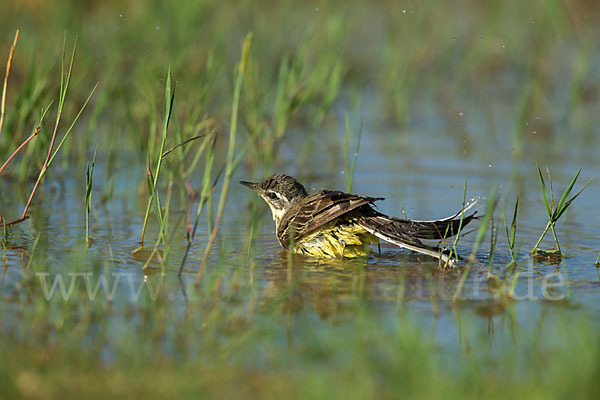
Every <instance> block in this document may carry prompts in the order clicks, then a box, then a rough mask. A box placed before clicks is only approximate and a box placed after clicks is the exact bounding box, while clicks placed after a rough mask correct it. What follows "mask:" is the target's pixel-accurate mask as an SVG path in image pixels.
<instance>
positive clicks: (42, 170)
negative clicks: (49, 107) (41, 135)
mask: <svg viewBox="0 0 600 400" xmlns="http://www.w3.org/2000/svg"><path fill="white" fill-rule="evenodd" d="M61 115H62V110H59V111H58V115H57V117H56V124H55V125H54V132H52V140H51V141H50V148H49V149H48V155H47V156H46V161H44V165H43V166H42V169H41V170H40V174H39V176H38V178H37V181H35V185H34V186H33V190H32V191H31V194H30V195H29V200H27V204H26V205H25V209H24V210H23V214H22V215H21V220H24V219H25V217H26V216H27V211H28V210H29V205H30V204H31V201H32V200H33V196H34V195H35V192H36V191H37V188H38V186H39V184H40V181H41V180H42V177H43V176H44V174H45V173H46V167H47V166H48V161H49V160H50V156H51V155H52V150H53V149H54V141H55V140H56V133H57V132H58V124H59V123H60V117H61ZM19 222H20V221H19Z"/></svg>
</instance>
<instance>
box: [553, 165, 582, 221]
mask: <svg viewBox="0 0 600 400" xmlns="http://www.w3.org/2000/svg"><path fill="white" fill-rule="evenodd" d="M580 173H581V168H579V171H577V174H575V176H574V177H573V179H571V183H570V184H569V186H567V189H566V190H565V192H564V193H563V195H562V197H561V198H560V200H559V201H558V204H557V206H556V208H555V209H554V215H553V219H554V221H558V218H559V216H558V214H559V211H562V212H560V214H562V213H563V212H564V208H563V206H564V204H565V202H566V201H567V199H568V198H569V196H570V195H571V191H572V190H573V186H575V182H577V178H579V174H580Z"/></svg>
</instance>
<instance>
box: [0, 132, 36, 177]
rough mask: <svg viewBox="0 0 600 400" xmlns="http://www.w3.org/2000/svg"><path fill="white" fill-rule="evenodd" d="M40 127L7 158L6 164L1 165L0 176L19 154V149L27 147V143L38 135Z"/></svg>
mask: <svg viewBox="0 0 600 400" xmlns="http://www.w3.org/2000/svg"><path fill="white" fill-rule="evenodd" d="M41 127H42V125H41V124H40V125H38V126H37V127H36V128H35V131H34V132H33V133H32V134H31V136H29V137H28V138H27V139H26V140H25V141H24V142H23V143H22V144H21V145H20V146H19V147H18V148H17V149H16V150H15V151H14V153H12V154H11V156H10V157H8V160H6V162H5V163H4V164H3V165H2V167H0V174H1V173H2V171H4V168H5V167H6V166H7V165H8V164H9V163H10V162H11V160H12V159H13V158H14V157H15V156H16V155H17V153H19V151H21V149H22V148H23V147H25V146H26V145H27V143H29V142H30V141H31V139H33V138H34V137H36V136H37V135H38V134H39V133H40V129H41Z"/></svg>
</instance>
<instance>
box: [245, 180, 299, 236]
mask: <svg viewBox="0 0 600 400" xmlns="http://www.w3.org/2000/svg"><path fill="white" fill-rule="evenodd" d="M240 183H241V184H242V185H244V186H246V187H249V188H250V189H252V190H254V191H255V192H256V193H258V194H259V195H260V197H262V198H263V199H264V200H265V201H266V202H267V204H268V205H269V208H270V209H271V213H272V214H273V220H274V221H275V223H276V224H277V225H279V221H280V220H281V218H282V217H283V216H284V214H285V213H286V212H287V211H288V210H289V209H290V208H291V207H292V206H293V205H294V204H295V203H296V202H298V201H299V200H302V199H303V198H305V197H307V196H308V193H306V189H304V186H302V184H301V183H300V182H298V181H297V180H296V178H294V177H292V176H289V175H285V174H281V175H277V174H276V175H271V176H270V177H268V178H267V179H265V180H264V181H262V182H259V183H253V182H246V181H240Z"/></svg>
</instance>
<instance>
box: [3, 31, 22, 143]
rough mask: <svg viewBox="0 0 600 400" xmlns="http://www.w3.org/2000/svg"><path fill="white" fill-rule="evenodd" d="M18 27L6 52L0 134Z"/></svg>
mask: <svg viewBox="0 0 600 400" xmlns="http://www.w3.org/2000/svg"><path fill="white" fill-rule="evenodd" d="M19 31H20V30H19V29H17V31H16V32H15V39H14V40H13V44H12V46H11V47H10V52H9V53H8V61H6V74H5V75H4V86H3V87H2V103H1V104H0V135H1V134H2V126H3V125H4V113H5V111H6V89H7V88H8V77H9V76H10V67H11V66H12V59H13V54H14V53H15V47H17V41H18V40H19Z"/></svg>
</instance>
